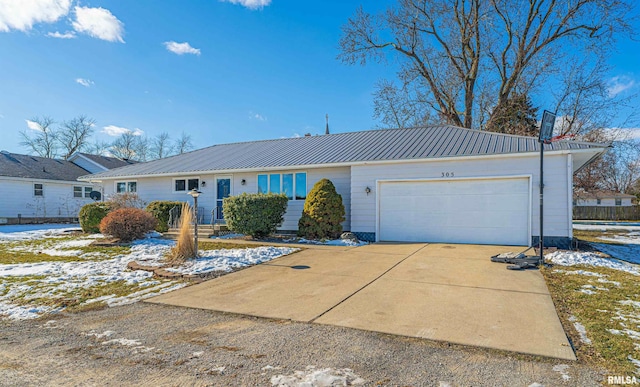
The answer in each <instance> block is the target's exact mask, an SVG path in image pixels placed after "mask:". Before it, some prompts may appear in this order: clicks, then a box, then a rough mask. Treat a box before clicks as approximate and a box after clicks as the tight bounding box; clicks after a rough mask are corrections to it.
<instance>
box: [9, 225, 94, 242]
mask: <svg viewBox="0 0 640 387" xmlns="http://www.w3.org/2000/svg"><path fill="white" fill-rule="evenodd" d="M71 231H82V229H81V228H80V226H79V225H73V224H21V225H20V224H19V225H11V226H0V241H1V242H7V241H9V242H10V241H28V240H34V239H42V238H45V237H59V236H61V235H64V234H67V233H69V232H71Z"/></svg>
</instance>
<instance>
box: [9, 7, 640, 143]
mask: <svg viewBox="0 0 640 387" xmlns="http://www.w3.org/2000/svg"><path fill="white" fill-rule="evenodd" d="M361 3H362V1H350V0H343V1H324V2H308V1H300V0H226V1H218V0H191V1H158V0H136V1H131V0H110V1H99V0H29V1H22V0H0V52H2V55H1V56H0V85H2V87H1V88H0V90H2V92H1V93H0V132H1V133H2V135H3V141H2V145H0V148H1V149H4V150H8V151H11V152H16V153H26V152H27V149H25V148H23V147H21V146H20V145H19V142H20V138H19V131H21V130H28V127H27V120H28V119H30V118H32V117H36V116H44V115H46V116H50V117H52V118H53V119H54V120H56V121H62V120H68V119H71V118H73V117H76V116H78V115H81V114H84V115H87V116H89V117H91V118H94V119H95V120H96V133H95V135H94V139H98V140H102V141H112V140H113V139H115V137H113V136H110V134H111V135H117V134H119V133H121V132H122V130H125V129H127V130H132V131H138V132H139V133H144V134H145V135H147V136H150V137H153V136H155V135H157V134H159V133H161V132H169V133H170V135H171V136H172V137H173V138H176V137H178V136H179V134H180V132H182V131H185V132H187V133H188V134H189V135H191V137H192V140H193V143H194V145H195V146H196V147H197V148H200V147H204V146H208V145H212V144H215V143H226V142H235V141H246V140H258V139H268V138H279V137H291V136H296V135H303V134H304V133H306V132H311V133H313V134H316V133H323V132H324V117H325V114H326V113H328V114H329V115H330V126H331V131H332V132H346V131H356V130H366V129H370V128H373V127H375V126H376V124H377V122H375V121H374V120H373V118H372V114H373V101H372V95H371V94H372V92H373V91H374V85H375V83H376V81H377V80H378V79H380V78H388V79H393V78H394V70H393V68H391V67H390V65H389V64H387V65H378V64H369V65H367V66H366V67H361V66H346V65H343V64H341V63H340V62H339V61H338V60H337V59H336V56H337V55H338V40H339V38H340V27H341V26H342V25H343V24H344V23H345V22H346V21H347V19H348V18H349V17H350V16H352V15H353V13H354V11H355V10H356V8H357V7H358V6H359V5H360V4H361ZM364 3H365V9H366V10H367V11H370V12H376V11H380V10H382V9H384V8H386V7H387V6H388V5H389V4H391V3H393V1H392V0H377V1H375V2H372V1H368V2H364ZM11 7H20V9H19V10H18V9H17V8H16V9H12V10H10V9H11ZM638 46H639V44H638V43H637V42H631V41H624V42H621V44H620V46H619V52H618V53H617V54H616V55H614V56H613V57H612V58H611V65H612V66H613V71H612V73H611V79H612V82H613V83H612V85H618V86H620V87H622V88H624V90H622V92H624V93H632V92H637V91H638V90H639V89H640V54H639V50H638V48H639V47H638ZM616 77H618V78H616ZM635 105H636V106H637V105H640V101H639V100H637V99H636V100H635Z"/></svg>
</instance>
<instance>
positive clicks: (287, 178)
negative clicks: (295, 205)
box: [282, 173, 293, 200]
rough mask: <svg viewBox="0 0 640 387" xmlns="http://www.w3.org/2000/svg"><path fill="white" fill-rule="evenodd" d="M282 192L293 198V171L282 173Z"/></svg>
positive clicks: (288, 197)
mask: <svg viewBox="0 0 640 387" xmlns="http://www.w3.org/2000/svg"><path fill="white" fill-rule="evenodd" d="M282 193H283V194H285V195H287V199H289V200H292V199H293V173H286V174H284V175H282Z"/></svg>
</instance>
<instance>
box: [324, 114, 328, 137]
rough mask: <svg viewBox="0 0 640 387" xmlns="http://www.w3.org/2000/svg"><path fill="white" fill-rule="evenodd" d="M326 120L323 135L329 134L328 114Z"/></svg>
mask: <svg viewBox="0 0 640 387" xmlns="http://www.w3.org/2000/svg"><path fill="white" fill-rule="evenodd" d="M326 118H327V127H326V129H325V130H324V134H329V115H328V114H327V115H326Z"/></svg>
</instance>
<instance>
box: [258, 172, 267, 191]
mask: <svg viewBox="0 0 640 387" xmlns="http://www.w3.org/2000/svg"><path fill="white" fill-rule="evenodd" d="M267 192H269V177H268V176H267V175H258V193H261V194H266V193H267Z"/></svg>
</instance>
